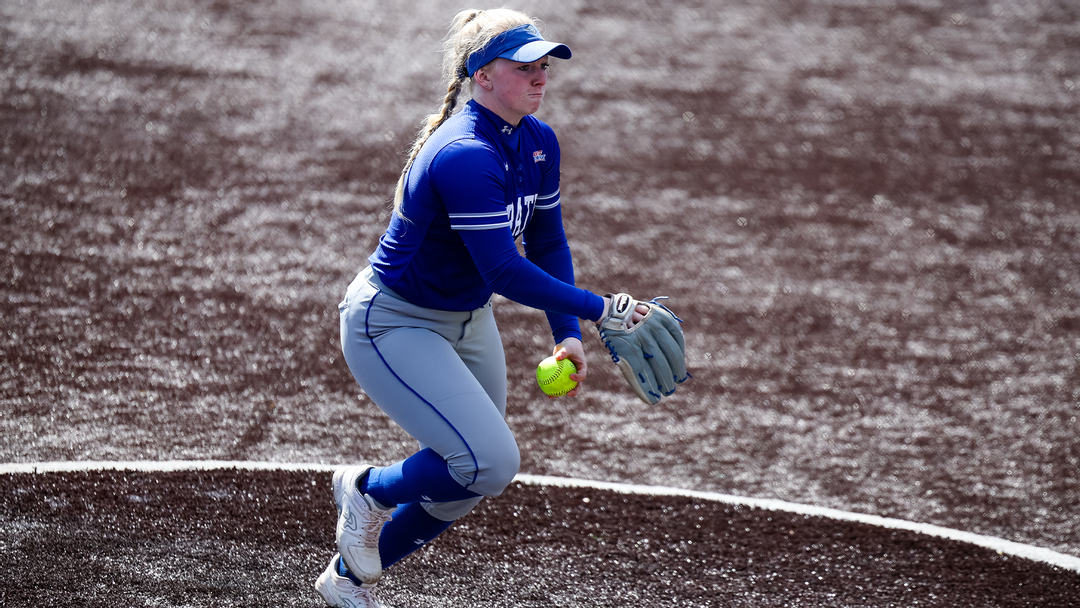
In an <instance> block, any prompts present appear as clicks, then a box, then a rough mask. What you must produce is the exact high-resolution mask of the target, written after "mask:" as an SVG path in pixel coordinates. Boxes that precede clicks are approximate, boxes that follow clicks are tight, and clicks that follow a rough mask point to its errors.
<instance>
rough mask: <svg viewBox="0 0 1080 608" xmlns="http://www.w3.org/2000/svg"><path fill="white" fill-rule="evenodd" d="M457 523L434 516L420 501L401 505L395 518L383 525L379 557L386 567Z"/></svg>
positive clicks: (395, 512) (395, 513)
mask: <svg viewBox="0 0 1080 608" xmlns="http://www.w3.org/2000/svg"><path fill="white" fill-rule="evenodd" d="M453 523H454V522H452V521H443V520H441V519H436V518H434V517H432V516H431V515H430V514H429V513H428V512H427V511H426V510H425V509H424V507H423V506H421V505H420V503H418V502H414V503H410V504H407V505H401V506H400V507H398V508H397V510H396V511H394V519H392V520H390V521H389V522H387V523H386V525H385V526H384V527H383V530H382V535H381V536H380V537H379V557H380V558H381V559H382V566H383V568H389V567H390V565H391V564H394V563H397V561H398V560H400V559H401V558H403V557H405V556H406V555H408V554H410V553H412V552H413V551H416V550H417V549H419V548H420V547H422V546H424V545H425V544H427V543H429V542H431V541H432V540H434V538H435V537H436V536H438V535H440V534H442V533H443V532H445V531H446V529H447V528H449V527H450V526H451V525H453Z"/></svg>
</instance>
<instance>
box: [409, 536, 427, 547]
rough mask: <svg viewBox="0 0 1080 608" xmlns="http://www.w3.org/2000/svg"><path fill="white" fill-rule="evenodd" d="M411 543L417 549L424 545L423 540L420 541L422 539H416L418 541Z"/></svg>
mask: <svg viewBox="0 0 1080 608" xmlns="http://www.w3.org/2000/svg"><path fill="white" fill-rule="evenodd" d="M412 542H413V543H414V544H415V545H416V546H417V547H419V546H420V545H422V544H424V539H422V538H418V539H416V540H414V541H412Z"/></svg>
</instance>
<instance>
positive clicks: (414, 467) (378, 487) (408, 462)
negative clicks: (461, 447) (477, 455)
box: [359, 448, 480, 507]
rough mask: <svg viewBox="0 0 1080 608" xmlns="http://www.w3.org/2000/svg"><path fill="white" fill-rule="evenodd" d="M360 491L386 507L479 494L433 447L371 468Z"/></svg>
mask: <svg viewBox="0 0 1080 608" xmlns="http://www.w3.org/2000/svg"><path fill="white" fill-rule="evenodd" d="M359 489H360V491H361V492H363V493H364V494H368V495H369V496H371V497H372V498H373V499H374V500H375V502H377V503H379V504H380V505H382V506H384V507H395V506H397V505H407V504H411V503H414V502H455V501H458V500H465V499H466V498H475V497H477V496H480V495H479V494H477V493H475V492H472V491H470V490H466V489H465V487H464V486H462V485H461V484H460V483H458V481H457V480H456V479H454V477H453V476H452V475H450V467H449V466H448V465H447V464H446V461H445V460H443V457H442V456H439V454H438V453H436V452H435V450H432V449H431V448H427V449H423V450H420V451H419V452H417V453H415V454H413V455H412V456H409V457H408V458H406V459H405V460H402V461H400V462H397V463H395V464H392V465H390V466H388V467H383V468H376V469H371V471H370V472H369V473H368V474H367V476H365V478H364V479H362V480H360V487H359Z"/></svg>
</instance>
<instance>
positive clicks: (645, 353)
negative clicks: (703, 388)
mask: <svg viewBox="0 0 1080 608" xmlns="http://www.w3.org/2000/svg"><path fill="white" fill-rule="evenodd" d="M608 296H610V297H611V309H610V310H609V311H608V314H607V316H606V317H605V318H603V319H600V322H599V323H597V324H596V328H597V329H599V330H600V339H601V340H603V341H604V346H607V348H608V352H610V353H611V360H612V361H614V362H615V365H617V366H619V370H620V371H621V372H622V374H623V377H625V378H626V381H627V382H628V383H629V384H630V388H632V389H633V390H634V394H635V395H637V396H638V397H640V398H641V400H642V401H644V402H645V403H648V404H649V405H654V404H656V403H657V402H659V401H660V399H661V398H662V397H663V396H665V395H670V394H672V393H674V392H675V385H676V384H679V383H682V382H685V381H686V379H687V378H689V377H690V374H688V373H686V343H685V341H684V339H683V332H682V327H680V325H679V324H680V323H682V320H681V319H679V318H678V317H676V316H675V315H674V314H673V313H672V312H671V311H670V310H668V308H667V307H666V306H664V305H663V304H661V303H660V302H659V301H658V300H666V299H667V298H666V297H659V298H653V299H652V301H650V302H637V301H635V300H634V299H633V298H631V297H630V296H628V295H627V294H625V293H619V294H608ZM638 304H644V305H646V306H648V307H649V312H648V313H647V314H646V315H645V318H644V319H642V320H641V321H640V322H638V324H637V325H634V326H633V327H629V324H630V319H631V318H632V317H633V314H634V309H635V308H637V305H638Z"/></svg>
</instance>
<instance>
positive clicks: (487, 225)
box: [368, 101, 604, 342]
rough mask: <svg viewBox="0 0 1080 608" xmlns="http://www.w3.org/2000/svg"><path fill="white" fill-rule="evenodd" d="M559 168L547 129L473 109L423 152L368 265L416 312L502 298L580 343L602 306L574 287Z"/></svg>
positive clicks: (450, 122) (472, 306) (450, 124)
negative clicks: (582, 323) (542, 315)
mask: <svg viewBox="0 0 1080 608" xmlns="http://www.w3.org/2000/svg"><path fill="white" fill-rule="evenodd" d="M559 161H560V156H559V142H558V140H557V139H556V137H555V134H554V132H553V131H552V130H551V128H550V127H549V126H548V125H546V124H544V123H543V122H541V121H540V120H538V119H536V118H534V117H533V116H526V117H525V118H523V119H522V121H521V124H520V126H517V127H514V126H513V125H511V124H509V123H507V122H506V121H504V120H503V119H502V118H500V117H499V116H498V115H496V114H495V113H493V112H491V111H489V110H487V109H486V108H484V107H482V106H480V105H479V104H477V103H475V102H474V101H470V102H469V103H467V104H465V106H464V107H463V108H462V110H461V111H460V112H458V113H457V114H455V115H454V116H452V117H450V118H449V119H447V121H446V122H444V123H443V124H442V125H441V126H440V127H439V128H438V129H436V131H435V132H434V133H432V134H431V137H429V138H428V140H427V142H426V143H425V144H424V146H423V148H422V149H421V150H420V153H419V154H418V155H417V157H416V160H415V161H414V162H413V165H412V167H411V168H410V169H409V173H408V175H407V176H406V181H405V190H404V199H403V204H402V207H401V213H400V214H398V213H396V212H395V213H394V214H393V215H392V216H391V219H390V225H389V226H388V227H387V229H386V232H385V233H384V234H383V236H382V238H380V239H379V246H378V247H377V248H376V250H375V252H374V253H372V255H371V257H369V258H368V261H369V262H370V263H371V266H372V268H373V269H374V271H375V272H376V273H378V275H379V279H380V280H381V281H382V282H383V284H384V285H386V286H387V287H389V288H390V289H392V290H393V291H394V292H395V293H397V294H398V295H400V296H401V297H403V298H405V299H406V300H408V301H409V302H412V303H413V304H416V305H418V306H424V307H426V308H434V309H438V310H458V311H463V310H473V309H475V308H479V307H480V306H483V305H484V304H485V303H486V302H487V301H488V299H490V298H491V295H492V293H499V294H501V295H503V296H505V297H507V298H509V299H511V300H514V301H515V302H519V303H521V304H524V305H526V306H531V307H533V308H538V309H540V310H544V311H545V312H546V313H547V317H548V322H549V323H550V325H551V330H552V335H553V336H554V338H555V341H556V342H561V341H563V340H564V339H566V338H568V337H576V338H580V337H581V331H580V328H579V326H578V321H577V319H578V317H581V318H585V319H592V320H596V319H599V318H600V315H601V314H603V308H604V302H603V298H601V297H600V296H598V295H596V294H593V293H591V292H589V291H585V290H583V289H579V288H577V287H575V286H574V267H573V261H572V258H571V255H570V247H569V246H568V245H567V242H566V234H565V232H564V231H563V225H562V210H561V207H560V204H559ZM518 237H522V245H523V248H524V250H525V257H524V258H523V257H522V256H521V255H520V254H519V253H518V249H517V245H516V240H517V238H518Z"/></svg>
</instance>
